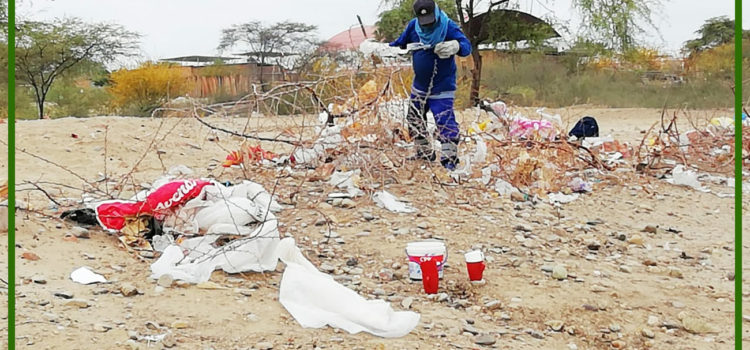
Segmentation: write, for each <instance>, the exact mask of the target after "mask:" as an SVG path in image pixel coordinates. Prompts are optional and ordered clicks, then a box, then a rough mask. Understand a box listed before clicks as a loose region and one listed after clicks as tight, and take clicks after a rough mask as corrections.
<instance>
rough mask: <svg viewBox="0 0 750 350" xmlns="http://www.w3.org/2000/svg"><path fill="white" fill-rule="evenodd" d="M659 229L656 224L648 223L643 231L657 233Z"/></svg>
mask: <svg viewBox="0 0 750 350" xmlns="http://www.w3.org/2000/svg"><path fill="white" fill-rule="evenodd" d="M658 230H659V229H658V228H657V227H656V226H654V225H648V226H646V227H644V228H643V232H646V233H656V232H657V231H658Z"/></svg>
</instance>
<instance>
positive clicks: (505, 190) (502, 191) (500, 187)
mask: <svg viewBox="0 0 750 350" xmlns="http://www.w3.org/2000/svg"><path fill="white" fill-rule="evenodd" d="M495 192H497V193H498V194H499V195H501V196H508V195H510V194H511V193H513V192H518V189H517V188H515V187H513V185H511V184H510V183H509V182H507V181H505V180H502V179H497V180H495Z"/></svg>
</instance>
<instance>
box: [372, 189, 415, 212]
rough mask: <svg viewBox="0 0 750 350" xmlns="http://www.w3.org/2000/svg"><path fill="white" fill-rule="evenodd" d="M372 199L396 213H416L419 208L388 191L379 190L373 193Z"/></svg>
mask: <svg viewBox="0 0 750 350" xmlns="http://www.w3.org/2000/svg"><path fill="white" fill-rule="evenodd" d="M372 199H373V200H374V201H375V204H377V205H378V206H379V207H381V208H384V209H387V210H390V211H392V212H394V213H404V214H408V213H415V212H416V211H417V209H415V208H414V207H412V206H411V204H409V203H405V202H401V201H399V200H398V199H397V198H396V197H394V196H393V195H392V194H390V193H388V192H386V191H379V192H376V193H375V194H373V195H372Z"/></svg>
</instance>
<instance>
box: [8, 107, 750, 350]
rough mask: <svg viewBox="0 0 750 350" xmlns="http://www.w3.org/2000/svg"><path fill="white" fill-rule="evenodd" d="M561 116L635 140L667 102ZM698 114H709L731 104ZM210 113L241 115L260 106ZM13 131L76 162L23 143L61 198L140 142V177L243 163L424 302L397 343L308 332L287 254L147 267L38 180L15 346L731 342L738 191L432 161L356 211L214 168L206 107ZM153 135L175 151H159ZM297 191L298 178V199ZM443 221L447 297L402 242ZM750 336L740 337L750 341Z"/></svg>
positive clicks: (338, 256)
mask: <svg viewBox="0 0 750 350" xmlns="http://www.w3.org/2000/svg"><path fill="white" fill-rule="evenodd" d="M560 112H562V113H561V114H562V115H563V118H564V120H566V121H567V122H570V121H571V120H573V119H576V118H577V117H579V116H581V115H585V114H591V115H595V116H597V118H598V119H599V121H600V124H601V126H602V130H603V131H602V132H603V133H612V134H613V136H615V137H617V138H620V139H623V140H625V141H631V142H635V141H640V138H642V134H641V133H640V132H641V131H643V130H646V129H648V127H649V126H650V125H651V124H652V123H653V122H654V121H656V120H657V119H658V117H659V114H660V111H656V110H645V109H619V110H616V109H583V108H569V109H565V110H562V111H560ZM694 113H695V115H697V116H700V117H702V118H708V117H711V116H715V115H719V114H722V113H726V111H701V112H694ZM573 121H574V120H573ZM212 122H215V123H217V124H222V125H224V126H226V127H228V128H232V127H233V128H235V129H238V128H239V129H241V128H242V127H243V126H244V125H245V123H246V122H247V121H246V120H212ZM297 122H299V121H298V120H286V119H284V120H268V119H262V120H261V119H257V120H255V119H254V120H253V121H252V123H253V125H252V126H251V127H252V128H254V129H256V130H257V129H259V128H260V127H261V126H262V127H263V128H264V130H269V135H275V134H276V133H278V132H273V131H271V129H274V128H275V129H274V130H276V129H280V128H283V126H284V125H287V124H294V123H297ZM264 123H266V124H264ZM261 124H262V125H261ZM464 124H465V123H464ZM105 127H106V128H107V129H106V132H105ZM464 128H465V125H464ZM17 130H18V136H17V138H16V139H17V143H18V146H19V148H21V149H23V150H25V151H27V152H29V153H31V154H34V155H37V156H40V157H43V158H45V159H47V160H49V161H52V162H54V163H56V164H58V165H61V166H62V167H64V168H65V169H67V170H62V168H60V167H58V166H55V165H52V164H51V163H49V162H46V161H42V160H40V159H38V158H34V157H32V156H30V155H28V154H25V153H22V152H17V162H16V164H17V168H18V170H17V182H18V183H19V185H22V184H23V183H24V182H26V181H34V182H36V183H37V184H40V186H43V187H44V188H45V189H46V190H47V191H48V192H49V194H50V196H52V197H53V198H57V199H60V198H65V197H73V198H75V197H76V196H79V197H80V191H77V190H76V188H82V187H83V186H84V184H83V182H84V181H83V179H80V178H78V177H77V176H75V175H73V173H75V174H78V175H81V176H82V177H83V178H84V179H86V180H87V181H95V180H96V179H97V178H98V177H100V174H99V173H104V172H105V171H104V169H105V167H106V173H107V174H108V175H110V177H113V175H114V174H117V175H118V176H121V175H123V174H127V173H129V172H130V171H131V169H132V167H133V165H134V164H136V163H138V160H139V159H140V158H141V157H142V156H143V155H144V154H145V158H143V161H142V162H140V163H139V164H140V165H139V166H138V167H137V169H136V171H134V172H133V173H132V179H131V181H130V182H132V183H135V184H139V183H142V182H150V181H153V180H154V179H155V178H156V177H158V176H159V175H161V174H162V173H164V171H165V169H168V168H169V167H171V166H174V165H178V164H184V165H187V166H189V167H191V168H193V169H194V170H195V171H196V173H197V175H198V176H213V177H216V178H218V179H221V180H230V181H235V180H237V179H238V178H242V177H246V178H249V179H252V180H255V181H259V182H262V183H263V184H264V185H265V186H266V188H267V189H270V188H273V187H274V184H276V188H278V189H279V190H278V192H277V193H279V195H280V202H282V203H286V204H293V208H291V209H286V210H284V211H282V212H281V213H280V214H279V218H280V222H281V223H282V224H281V227H280V231H281V234H282V236H285V235H286V236H292V237H294V238H295V240H296V241H297V244H298V245H299V246H300V247H301V248H302V250H303V252H304V253H305V255H306V256H307V257H308V258H309V259H310V260H311V261H312V262H313V263H314V264H315V265H316V266H318V267H319V269H320V270H322V271H325V272H327V273H330V274H332V275H334V276H335V278H336V280H337V281H339V282H341V283H342V284H345V285H347V286H349V287H350V288H353V289H354V290H356V291H357V292H358V293H360V294H361V295H363V296H364V297H366V298H369V299H375V298H381V299H385V300H387V301H389V302H391V305H392V306H393V308H394V309H396V310H412V311H416V312H418V313H420V314H421V320H420V323H419V325H418V327H417V328H416V329H414V331H412V332H411V333H410V334H409V335H407V336H405V337H402V338H398V339H381V338H377V337H374V336H371V335H368V334H354V335H351V334H348V333H346V332H343V331H340V330H337V329H332V328H322V329H303V328H301V327H300V326H299V324H298V323H297V322H296V321H295V320H294V319H293V318H292V317H291V316H290V315H289V314H288V313H287V312H286V311H285V310H284V308H283V307H282V306H281V304H280V303H279V302H278V285H279V281H280V278H281V272H282V271H283V264H279V267H278V268H277V271H275V272H269V273H264V274H240V275H228V274H226V273H223V272H215V273H214V274H213V276H212V278H211V283H207V284H201V285H197V286H196V285H185V284H183V283H174V282H172V283H170V282H171V281H165V280H162V281H153V280H149V278H148V276H149V273H150V271H149V264H150V262H152V261H153V260H152V259H151V258H150V257H149V256H148V255H146V256H145V257H144V256H143V255H142V254H137V253H134V252H132V251H129V250H128V249H126V248H125V247H123V246H122V245H121V244H120V243H119V241H118V240H117V238H116V237H114V236H112V235H109V234H107V233H105V232H103V231H102V230H100V229H98V228H94V229H88V230H85V229H80V228H76V227H73V226H72V225H70V224H69V223H67V222H61V221H60V220H58V219H56V218H55V215H57V214H59V211H60V210H61V209H64V208H60V207H58V206H55V205H51V204H50V201H49V200H48V199H47V198H45V196H44V195H43V194H41V192H39V191H34V190H27V191H20V192H18V197H19V200H20V201H22V202H23V203H24V204H25V205H26V206H27V210H25V211H21V212H19V213H18V215H17V220H18V226H19V227H18V230H17V233H16V246H17V256H16V257H15V259H16V266H17V280H16V283H17V285H18V287H17V296H16V305H17V310H16V315H17V316H16V317H17V326H16V335H17V337H16V345H17V346H18V347H19V348H29V349H57V348H65V349H67V348H71V349H72V348H75V349H102V348H126V349H127V348H131V349H135V348H143V349H146V348H185V349H211V348H213V349H271V348H273V349H310V348H320V349H323V348H327V349H373V348H374V349H432V348H448V349H453V348H469V349H474V348H477V349H479V348H500V349H607V348H617V349H626V348H627V349H646V348H652V349H730V348H733V346H734V332H733V320H734V312H733V310H734V300H735V299H734V293H733V288H734V275H733V271H734V252H733V247H734V243H733V237H734V236H733V235H734V232H733V228H734V224H733V213H734V211H733V210H734V199H733V198H719V197H718V196H716V195H715V194H711V193H701V192H697V191H694V190H692V189H689V188H683V187H677V186H673V185H670V184H667V183H666V182H664V181H662V180H657V179H655V178H646V177H638V176H629V177H627V179H629V181H628V182H623V183H618V181H614V180H613V181H607V182H602V183H599V184H596V185H595V187H594V191H593V192H592V193H591V194H588V195H585V196H583V197H582V198H581V199H579V200H577V201H574V202H572V203H570V204H566V205H564V206H561V207H556V206H552V205H550V204H547V203H545V202H531V201H525V202H518V201H513V200H511V199H510V198H503V197H500V196H497V195H495V194H493V193H492V192H491V191H489V190H487V189H484V188H479V187H477V186H474V185H461V186H457V187H441V186H438V185H435V184H432V183H430V182H429V181H423V180H421V179H423V178H426V177H429V176H428V175H429V174H428V173H427V172H428V170H424V169H417V170H415V173H414V174H415V175H414V177H413V178H412V179H409V178H406V177H405V178H400V179H398V181H390V183H387V182H385V183H384V186H385V188H386V189H387V190H388V191H389V192H391V193H393V194H394V195H396V196H399V197H402V198H404V199H407V200H409V201H411V202H412V203H413V205H414V206H415V207H416V208H417V209H418V210H419V212H418V214H396V213H391V212H389V211H386V210H384V209H381V208H378V207H377V206H375V205H374V203H373V202H372V200H371V199H369V198H367V197H363V198H359V199H356V200H355V201H354V203H353V207H350V208H341V207H333V206H331V205H329V204H327V203H324V201H323V199H324V198H325V197H326V195H327V193H329V192H330V191H331V190H332V189H331V187H330V186H329V185H328V184H327V183H326V182H325V181H318V182H307V181H301V179H299V178H294V177H286V178H282V179H281V180H279V182H278V183H275V182H274V174H275V171H274V170H270V169H266V170H258V169H254V170H252V171H247V172H245V173H244V174H243V172H242V171H240V170H236V169H230V170H224V169H223V168H221V167H220V166H216V165H217V164H218V163H220V162H221V161H222V160H223V159H224V157H225V156H226V154H227V152H228V151H229V150H232V149H235V148H236V147H237V144H238V140H237V139H232V138H229V137H225V136H224V135H217V134H215V133H213V132H211V131H209V130H208V129H206V128H204V127H201V126H200V125H199V124H198V123H197V122H196V121H194V120H190V119H168V120H152V119H137V118H115V117H107V118H89V119H73V118H68V119H61V120H52V121H24V122H19V123H18V126H17ZM155 133H156V136H155ZM73 134H75V137H74V136H73ZM105 134H106V142H105ZM217 136H219V137H218V139H217ZM152 140H153V141H152ZM151 144H153V145H154V149H158V150H159V152H146V150H147V149H148V148H149V146H150V145H151ZM268 147H269V148H270V147H271V146H270V145H268ZM278 151H282V150H281V149H280V150H278ZM104 159H107V161H106V165H105V161H104ZM60 184H66V185H69V186H71V188H66V187H64V186H60ZM20 188H26V189H28V188H29V186H28V185H26V186H25V187H24V186H21V187H20ZM713 188H714V189H716V190H717V191H721V192H731V191H732V189H729V188H726V186H724V188H720V187H717V186H714V187H713ZM292 189H294V191H292ZM291 192H295V193H296V196H295V197H294V200H293V201H292V200H291V199H289V196H288V194H289V193H291ZM123 196H124V197H125V196H126V195H125V194H123ZM127 196H129V194H128V195H127ZM326 218H328V219H326ZM329 224H330V226H329ZM428 237H432V238H442V239H444V240H445V242H446V245H447V247H448V251H449V258H448V266H447V267H446V269H445V276H444V278H443V279H442V280H441V281H440V291H439V294H437V295H433V296H428V295H425V294H424V293H423V291H422V286H421V282H412V281H410V280H409V279H408V272H407V270H406V259H405V254H404V248H405V246H406V243H408V242H411V241H414V240H418V239H421V238H428ZM0 248H4V247H0ZM470 249H482V250H483V251H484V253H485V255H486V257H487V258H486V259H487V270H486V271H485V280H486V283H485V284H484V285H472V284H470V283H469V282H468V278H467V273H466V268H465V265H464V263H463V260H462V255H463V254H462V253H463V252H465V251H467V250H470ZM81 266H89V267H91V268H92V269H93V270H94V271H96V272H98V273H100V274H102V275H104V276H105V277H106V278H107V279H108V281H109V283H107V284H98V285H89V286H83V285H79V284H76V283H74V282H72V281H71V280H70V279H69V277H68V276H69V275H70V273H71V272H72V271H73V270H75V269H76V268H79V267H81ZM746 310H748V311H747V312H750V309H746ZM163 334H167V336H166V337H165V338H163V339H162V340H160V341H152V340H153V339H156V338H155V336H158V335H163ZM749 335H750V334H748V333H747V332H746V334H744V335H743V336H744V337H745V338H746V339H748V340H750V338H748V336H749Z"/></svg>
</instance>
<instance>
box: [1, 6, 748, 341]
mask: <svg viewBox="0 0 750 350" xmlns="http://www.w3.org/2000/svg"><path fill="white" fill-rule="evenodd" d="M15 7H16V4H15V0H8V334H7V335H8V349H15V339H16V335H15V333H16V329H15V319H16V317H15V294H16V282H15V281H16V276H15V268H16V267H15V265H16V264H15V257H16V246H15V232H16V229H15V226H16V225H15V180H16V179H15V121H16V118H15V22H16V21H15ZM734 23H735V39H734V40H735V70H734V78H735V98H734V99H735V108H734V110H735V129H736V131H735V169H734V171H735V220H734V228H735V229H734V230H735V231H734V233H735V241H734V244H735V267H734V269H735V278H734V289H735V298H734V304H735V344H734V347H735V349H742V334H743V333H742V322H743V320H742V265H743V264H742V186H743V181H742V133H743V130H742V113H743V108H742V102H743V98H742V96H743V95H742V0H735V22H734Z"/></svg>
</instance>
